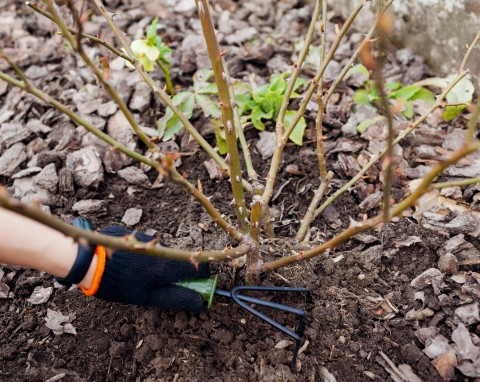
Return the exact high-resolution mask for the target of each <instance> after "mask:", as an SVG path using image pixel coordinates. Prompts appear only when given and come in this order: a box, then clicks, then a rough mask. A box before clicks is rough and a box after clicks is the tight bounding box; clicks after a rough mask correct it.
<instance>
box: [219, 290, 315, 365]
mask: <svg viewBox="0 0 480 382" xmlns="http://www.w3.org/2000/svg"><path fill="white" fill-rule="evenodd" d="M254 288H256V289H254ZM258 288H261V289H258ZM272 288H274V287H235V288H233V289H232V291H231V292H230V296H231V297H232V299H233V301H235V302H236V303H237V304H238V305H239V306H241V307H242V308H243V309H245V310H247V311H248V312H250V313H252V314H253V315H255V316H257V317H258V318H261V319H262V320H264V321H265V322H267V323H269V324H270V325H272V326H273V327H275V328H277V329H278V330H280V331H282V332H283V333H285V334H286V335H288V336H289V337H291V338H292V339H293V340H295V349H294V351H293V356H292V362H291V363H290V370H291V371H292V372H293V373H294V372H295V371H296V370H295V369H296V367H295V366H296V361H297V357H298V352H299V351H300V345H301V343H302V338H301V336H300V334H301V332H302V331H303V328H304V325H305V312H303V315H300V319H299V323H298V324H297V328H296V330H295V332H292V331H291V330H290V329H288V328H287V327H286V326H283V325H282V324H280V323H279V322H277V321H275V320H273V319H272V318H270V317H268V316H267V315H265V314H263V313H262V312H260V311H258V310H257V309H255V308H252V307H251V306H249V305H247V303H246V302H244V301H242V300H241V299H243V298H244V297H248V296H243V295H239V294H238V292H239V291H241V290H268V291H272V290H273V291H277V289H276V288H274V289H272ZM285 289H289V290H288V291H287V290H285ZM292 289H295V290H292ZM299 289H300V290H299ZM281 291H282V292H302V293H306V292H308V290H305V288H288V287H285V288H283V290H281ZM222 292H224V293H225V291H222ZM221 295H225V294H221ZM227 295H228V292H227ZM249 299H252V298H251V297H249ZM254 300H259V299H254ZM260 301H263V302H268V301H264V300H260ZM278 305H283V304H278ZM290 308H292V307H290Z"/></svg>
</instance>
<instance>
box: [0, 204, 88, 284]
mask: <svg viewBox="0 0 480 382" xmlns="http://www.w3.org/2000/svg"><path fill="white" fill-rule="evenodd" d="M77 249H78V245H77V243H75V242H74V241H73V240H72V239H71V238H69V237H66V236H64V235H63V234H61V233H59V232H57V231H55V230H53V229H51V228H48V227H46V226H44V225H42V224H40V223H38V222H35V221H33V220H30V219H28V218H25V217H23V216H20V215H18V214H15V213H13V212H10V211H7V210H5V209H4V208H1V207H0V263H6V264H11V265H19V266H22V267H27V268H34V269H38V270H41V271H44V272H48V273H50V274H53V275H55V276H59V277H65V276H66V275H67V274H68V273H69V272H70V269H71V268H72V265H73V263H74V262H75V259H76V257H77ZM95 262H96V258H95V257H94V260H93V261H92V265H91V266H90V269H89V271H88V272H87V275H86V276H85V278H84V279H83V281H82V282H81V285H82V286H85V287H87V288H88V287H89V286H90V283H91V278H92V275H93V272H94V269H95Z"/></svg>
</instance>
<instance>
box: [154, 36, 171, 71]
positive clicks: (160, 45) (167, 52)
mask: <svg viewBox="0 0 480 382" xmlns="http://www.w3.org/2000/svg"><path fill="white" fill-rule="evenodd" d="M155 46H156V47H157V49H158V51H159V52H160V55H159V58H160V60H162V61H163V62H164V63H165V64H167V65H170V57H171V55H172V49H170V48H169V47H168V46H167V45H165V44H164V42H163V41H162V39H161V38H160V37H158V36H156V37H155Z"/></svg>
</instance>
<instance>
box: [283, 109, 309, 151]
mask: <svg viewBox="0 0 480 382" xmlns="http://www.w3.org/2000/svg"><path fill="white" fill-rule="evenodd" d="M296 114H297V112H296V111H294V110H287V112H286V113H285V129H288V128H289V126H291V124H292V123H293V119H294V118H295V115H296ZM306 127H307V123H306V122H305V118H304V117H301V118H300V119H299V120H298V123H297V126H295V128H294V129H293V131H292V133H291V134H290V136H289V137H288V138H289V139H290V140H291V141H292V142H293V143H295V144H296V145H299V146H302V145H303V135H304V133H305V128H306Z"/></svg>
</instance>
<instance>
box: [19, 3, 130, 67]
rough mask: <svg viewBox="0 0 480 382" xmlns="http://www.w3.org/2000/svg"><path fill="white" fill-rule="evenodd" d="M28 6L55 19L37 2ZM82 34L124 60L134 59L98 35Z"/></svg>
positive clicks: (70, 28) (73, 30)
mask: <svg viewBox="0 0 480 382" xmlns="http://www.w3.org/2000/svg"><path fill="white" fill-rule="evenodd" d="M25 4H26V5H27V6H28V7H30V8H31V9H32V10H34V11H35V12H37V13H39V14H41V15H42V16H44V17H46V18H47V19H50V20H51V21H54V20H53V17H52V15H50V13H48V12H46V11H44V10H43V9H42V8H40V7H38V6H37V5H36V4H35V3H32V2H30V1H27V2H26V3H25ZM67 28H68V31H69V32H70V33H71V34H73V35H76V34H77V31H76V30H75V29H73V28H72V27H67ZM81 36H82V37H83V38H86V39H87V40H90V41H93V42H95V43H97V44H99V45H102V46H103V47H105V48H107V49H108V50H109V51H111V52H112V53H114V54H115V55H117V56H119V57H121V58H123V59H124V60H127V61H129V62H132V61H133V60H132V59H131V58H130V57H128V56H127V55H126V54H125V53H123V52H122V51H121V50H118V49H117V48H115V47H114V46H113V45H111V44H109V43H108V42H106V41H105V40H102V39H100V38H98V37H96V36H92V35H90V34H88V33H85V32H81Z"/></svg>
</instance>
